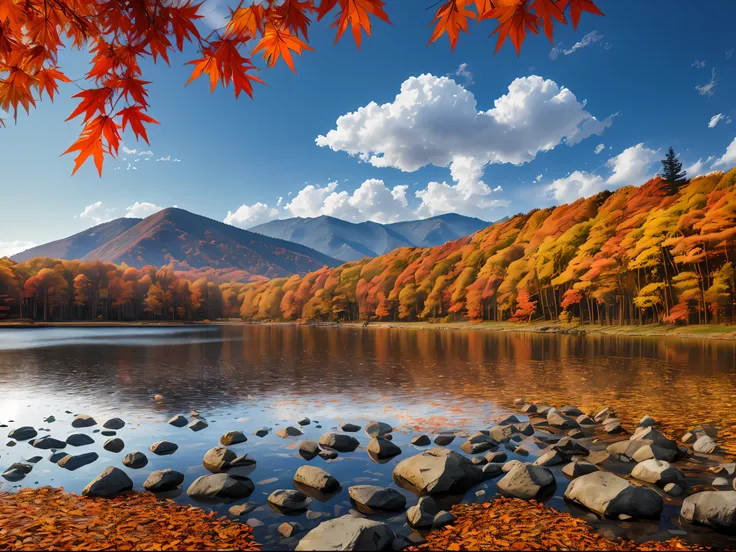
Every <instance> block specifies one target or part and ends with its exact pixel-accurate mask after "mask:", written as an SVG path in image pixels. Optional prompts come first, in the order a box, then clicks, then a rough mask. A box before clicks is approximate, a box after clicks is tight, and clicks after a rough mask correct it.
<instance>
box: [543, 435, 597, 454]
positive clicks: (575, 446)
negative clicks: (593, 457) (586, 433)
mask: <svg viewBox="0 0 736 552" xmlns="http://www.w3.org/2000/svg"><path fill="white" fill-rule="evenodd" d="M552 449H553V450H556V451H557V452H559V453H560V454H561V455H562V456H563V457H565V458H571V457H573V456H588V454H590V451H589V450H588V449H587V448H585V447H584V446H583V445H581V444H580V443H579V442H578V441H576V440H575V439H571V438H570V437H563V438H562V439H560V440H559V441H557V442H556V443H555V444H554V445H552Z"/></svg>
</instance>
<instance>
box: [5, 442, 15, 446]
mask: <svg viewBox="0 0 736 552" xmlns="http://www.w3.org/2000/svg"><path fill="white" fill-rule="evenodd" d="M15 444H16V443H15V441H8V442H7V443H5V446H6V447H14V446H15Z"/></svg>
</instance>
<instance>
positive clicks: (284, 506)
mask: <svg viewBox="0 0 736 552" xmlns="http://www.w3.org/2000/svg"><path fill="white" fill-rule="evenodd" d="M268 503H269V504H272V505H274V506H276V507H277V508H278V509H280V510H286V511H288V512H302V511H304V510H306V509H307V507H308V506H309V499H308V498H307V495H305V494H304V493H300V492H299V491H295V490H293V489H279V490H278V491H274V492H272V493H271V494H270V495H269V496H268Z"/></svg>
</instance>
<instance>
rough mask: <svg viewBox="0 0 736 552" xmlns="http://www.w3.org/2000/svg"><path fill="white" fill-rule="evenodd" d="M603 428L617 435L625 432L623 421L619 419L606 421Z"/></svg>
mask: <svg viewBox="0 0 736 552" xmlns="http://www.w3.org/2000/svg"><path fill="white" fill-rule="evenodd" d="M603 429H605V430H606V433H608V434H609V435H617V434H619V433H624V431H625V430H624V428H623V426H622V425H621V422H620V421H618V420H612V421H610V422H606V423H604V424H603Z"/></svg>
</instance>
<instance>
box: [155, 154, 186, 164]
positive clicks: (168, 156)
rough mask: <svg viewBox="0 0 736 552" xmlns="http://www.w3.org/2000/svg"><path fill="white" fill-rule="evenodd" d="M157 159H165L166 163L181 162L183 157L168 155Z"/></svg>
mask: <svg viewBox="0 0 736 552" xmlns="http://www.w3.org/2000/svg"><path fill="white" fill-rule="evenodd" d="M156 161H163V162H164V163H168V162H171V163H180V162H181V159H176V158H175V157H171V156H170V155H167V156H166V157H159V158H158V159H156Z"/></svg>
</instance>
